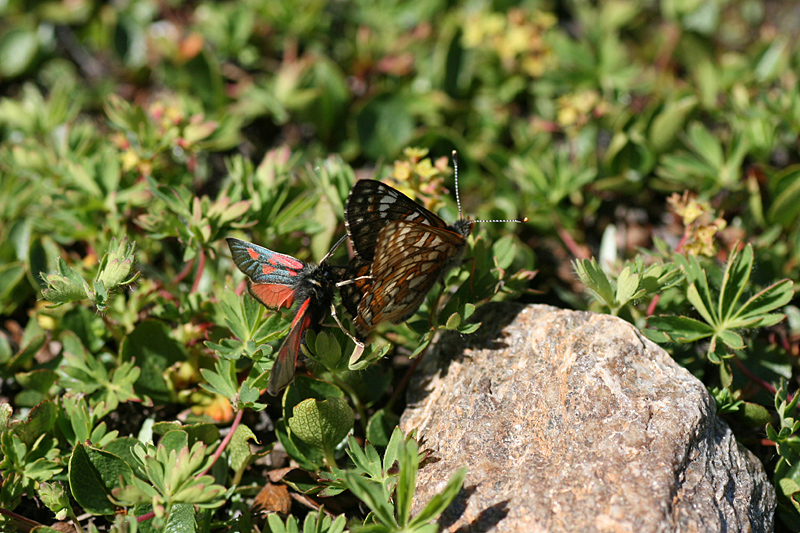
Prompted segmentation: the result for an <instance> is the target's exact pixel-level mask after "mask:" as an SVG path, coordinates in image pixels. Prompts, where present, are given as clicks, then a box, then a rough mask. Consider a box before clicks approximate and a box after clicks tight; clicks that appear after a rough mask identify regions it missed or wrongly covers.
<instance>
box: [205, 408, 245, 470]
mask: <svg viewBox="0 0 800 533" xmlns="http://www.w3.org/2000/svg"><path fill="white" fill-rule="evenodd" d="M243 415H244V409H239V412H237V413H236V417H234V419H233V424H231V429H230V431H228V434H227V435H225V438H224V439H222V443H221V444H220V445H219V448H217V451H216V452H214V460H213V461H211V464H210V465H208V468H206V469H205V470H203V471H202V472H200V473H199V474H197V477H200V476H204V475H206V474H207V473H208V471H209V470H211V468H212V467H213V466H214V464H215V463H216V462H217V460H218V459H219V457H220V455H222V452H224V451H225V448H226V447H227V446H228V443H229V442H230V441H231V439H232V438H233V434H234V433H235V432H236V428H238V427H239V424H240V423H241V422H242V416H243Z"/></svg>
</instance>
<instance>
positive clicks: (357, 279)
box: [336, 276, 372, 289]
mask: <svg viewBox="0 0 800 533" xmlns="http://www.w3.org/2000/svg"><path fill="white" fill-rule="evenodd" d="M362 280H370V281H372V276H359V277H357V278H353V279H346V280H344V281H340V282H338V283H337V284H336V288H337V289H338V288H339V287H344V286H345V285H352V284H353V283H355V282H356V281H362Z"/></svg>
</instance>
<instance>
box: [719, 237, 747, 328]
mask: <svg viewBox="0 0 800 533" xmlns="http://www.w3.org/2000/svg"><path fill="white" fill-rule="evenodd" d="M752 269H753V247H752V246H751V245H749V244H748V245H747V246H745V247H744V250H742V251H741V252H739V251H734V252H733V253H732V254H731V256H730V258H728V264H727V265H726V267H725V275H724V276H723V278H722V287H721V288H720V297H719V309H718V310H717V316H718V317H719V318H720V319H721V320H722V321H727V320H728V319H729V318H730V317H731V316H733V315H734V313H735V311H736V304H737V303H738V302H739V298H740V297H741V296H742V293H743V292H744V290H745V287H746V286H747V282H748V281H750V271H751V270H752Z"/></svg>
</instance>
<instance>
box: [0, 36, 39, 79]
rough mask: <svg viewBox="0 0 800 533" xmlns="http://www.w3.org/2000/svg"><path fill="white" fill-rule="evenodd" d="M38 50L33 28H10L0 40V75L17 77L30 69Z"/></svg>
mask: <svg viewBox="0 0 800 533" xmlns="http://www.w3.org/2000/svg"><path fill="white" fill-rule="evenodd" d="M38 50H39V38H38V36H37V32H36V29H35V28H11V29H10V30H9V31H6V32H5V33H4V34H3V36H2V37H1V38H0V75H2V77H4V78H14V77H16V76H19V75H20V74H22V73H23V72H24V71H26V70H27V69H28V68H30V67H31V64H32V63H33V60H34V58H35V57H36V53H37V51H38Z"/></svg>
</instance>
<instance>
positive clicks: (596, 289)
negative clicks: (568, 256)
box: [572, 258, 615, 309]
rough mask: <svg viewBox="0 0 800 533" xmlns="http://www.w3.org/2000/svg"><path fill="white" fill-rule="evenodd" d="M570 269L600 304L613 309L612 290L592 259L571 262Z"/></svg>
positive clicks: (601, 270) (603, 273)
mask: <svg viewBox="0 0 800 533" xmlns="http://www.w3.org/2000/svg"><path fill="white" fill-rule="evenodd" d="M572 267H573V268H574V269H575V272H576V273H577V274H578V277H579V278H580V280H581V282H583V284H584V285H586V288H587V289H589V291H590V292H591V293H592V294H593V295H594V296H595V298H597V299H598V300H599V301H600V302H601V303H603V304H605V305H606V306H607V307H609V308H611V309H614V307H615V301H614V289H613V288H612V287H611V282H610V281H609V280H608V277H607V276H606V274H605V272H603V269H601V268H600V265H598V264H597V261H596V260H595V259H594V258H592V259H591V260H589V259H579V260H576V261H573V263H572Z"/></svg>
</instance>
